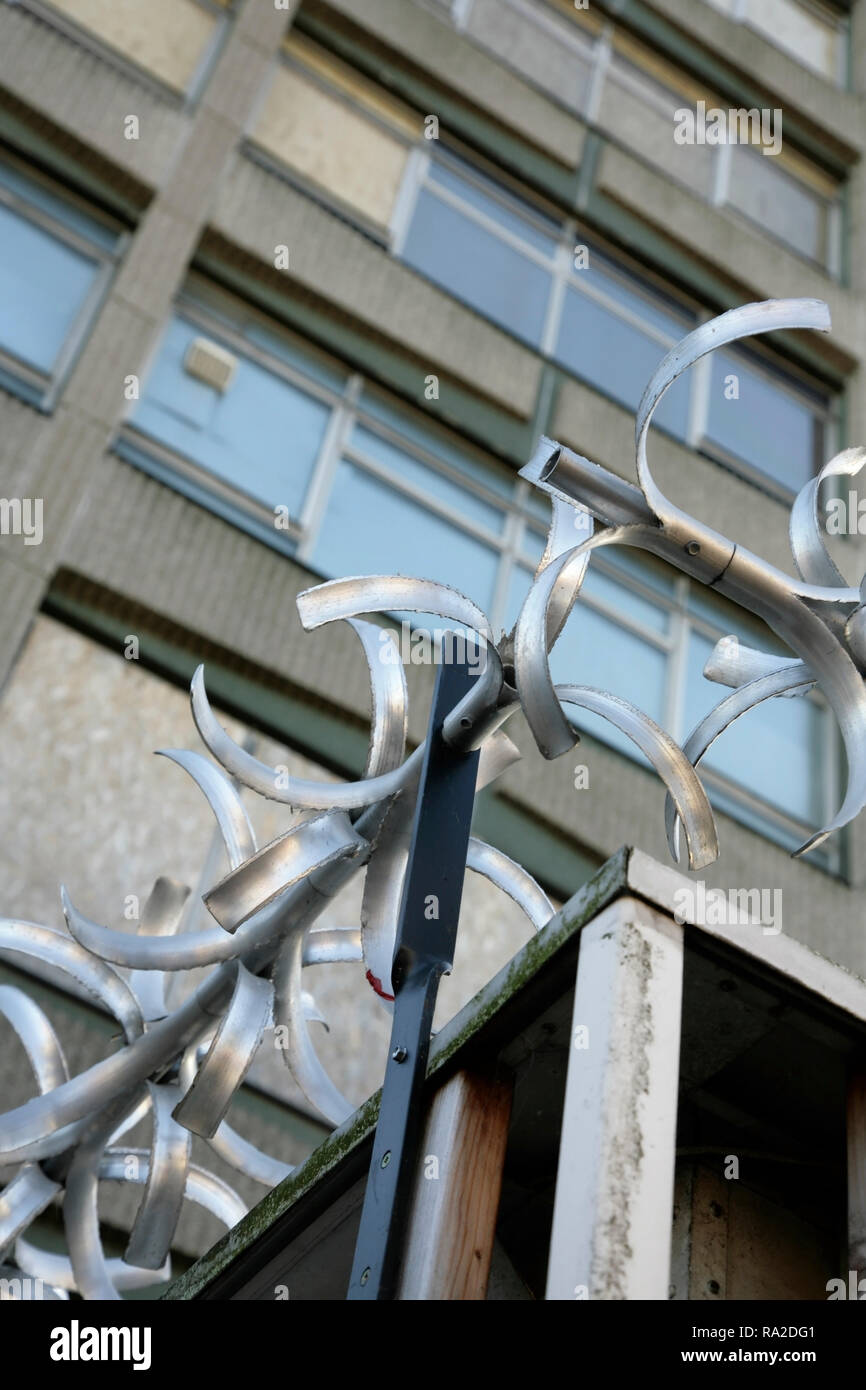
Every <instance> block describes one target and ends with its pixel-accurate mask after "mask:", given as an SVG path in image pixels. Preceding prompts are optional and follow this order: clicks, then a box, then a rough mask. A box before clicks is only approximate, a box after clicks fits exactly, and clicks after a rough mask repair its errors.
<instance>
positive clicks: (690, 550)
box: [686, 541, 701, 555]
mask: <svg viewBox="0 0 866 1390" xmlns="http://www.w3.org/2000/svg"><path fill="white" fill-rule="evenodd" d="M700 553H701V544H700V541H689V543H688V545H687V546H686V554H687V555H700Z"/></svg>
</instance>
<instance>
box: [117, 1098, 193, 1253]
mask: <svg viewBox="0 0 866 1390" xmlns="http://www.w3.org/2000/svg"><path fill="white" fill-rule="evenodd" d="M148 1091H149V1092H150V1100H151V1106H152V1113H153V1142H152V1144H151V1148H150V1162H149V1164H148V1170H147V1183H146V1185H145V1189H144V1196H143V1197H142V1199H141V1203H140V1205H139V1208H138V1211H137V1212H136V1215H135V1222H134V1223H133V1227H132V1231H131V1232H130V1236H129V1241H128V1243H127V1246H126V1250H125V1252H124V1255H123V1259H124V1262H125V1263H126V1264H130V1265H137V1266H138V1267H139V1268H141V1269H153V1270H157V1269H161V1268H162V1267H163V1265H164V1264H165V1263H166V1261H167V1260H168V1258H169V1255H170V1253H171V1242H172V1240H173V1239H174V1233H175V1229H176V1227H177V1223H178V1220H179V1218H180V1213H181V1207H182V1205H183V1194H184V1189H185V1187H186V1179H187V1173H188V1172H189V1161H190V1153H191V1150H192V1135H191V1134H190V1132H189V1130H188V1129H184V1127H183V1126H182V1125H179V1124H178V1123H177V1121H176V1120H175V1119H174V1118H173V1116H172V1108H173V1106H174V1104H175V1102H176V1100H177V1087H176V1086H171V1085H169V1084H167V1083H166V1084H164V1085H159V1086H158V1085H155V1084H154V1083H153V1082H150V1083H148Z"/></svg>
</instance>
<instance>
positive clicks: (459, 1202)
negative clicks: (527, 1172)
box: [397, 1071, 512, 1300]
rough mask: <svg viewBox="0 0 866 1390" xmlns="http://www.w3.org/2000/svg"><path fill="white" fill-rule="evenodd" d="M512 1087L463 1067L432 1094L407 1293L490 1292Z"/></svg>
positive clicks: (455, 1295)
mask: <svg viewBox="0 0 866 1390" xmlns="http://www.w3.org/2000/svg"><path fill="white" fill-rule="evenodd" d="M511 1095H512V1086H511V1082H510V1081H506V1080H504V1079H503V1078H501V1077H494V1076H488V1075H485V1074H483V1073H481V1072H476V1071H460V1072H458V1073H457V1074H456V1075H455V1076H453V1077H452V1078H451V1079H450V1081H447V1082H446V1083H445V1085H444V1086H442V1087H441V1088H440V1089H439V1090H438V1091H437V1092H436V1095H435V1096H434V1098H433V1103H432V1105H431V1107H430V1114H429V1116H428V1118H427V1126H426V1130H425V1135H424V1145H423V1148H422V1158H421V1167H420V1171H419V1173H418V1177H417V1179H416V1184H415V1195H414V1199H413V1205H412V1214H411V1217H410V1228H409V1235H408V1239H407V1242H406V1251H405V1256H404V1260H403V1271H402V1275H401V1278H400V1284H399V1289H398V1294H397V1296H398V1298H400V1299H413V1300H419V1299H422V1300H424V1299H426V1300H438V1299H459V1300H473V1299H483V1298H484V1297H485V1296H486V1292H487V1279H488V1276H489V1274H490V1261H491V1258H492V1255H493V1241H494V1237H495V1234H496V1214H497V1211H498V1208H499V1194H500V1191H501V1188H502V1168H503V1164H504V1162H505V1145H506V1140H507V1138H508V1122H509V1118H510V1115H511Z"/></svg>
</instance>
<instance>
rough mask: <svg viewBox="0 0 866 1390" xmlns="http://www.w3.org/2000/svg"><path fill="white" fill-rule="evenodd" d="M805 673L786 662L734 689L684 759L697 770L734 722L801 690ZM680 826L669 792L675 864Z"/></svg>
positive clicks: (694, 735)
mask: <svg viewBox="0 0 866 1390" xmlns="http://www.w3.org/2000/svg"><path fill="white" fill-rule="evenodd" d="M806 672H808V667H806V666H805V665H804V664H803V662H801V661H797V662H794V663H793V665H792V664H790V663H786V664H785V665H784V666H781V667H778V668H777V669H776V670H775V671H771V672H769V674H767V675H764V676H758V677H757V678H756V679H755V680H752V681H749V682H747V684H745V685H741V686H739V687H738V688H737V689H736V690H733V691H732V692H731V694H730V695H726V696H725V697H724V699H723V700H720V701H719V703H718V704H717V705H716V706H715V707H714V708H713V709H711V710H710V712H709V714H708V715H706V716H705V718H704V719H702V720H701V721H700V723H699V724H696V725H695V727H694V729H692V731H691V733H690V734H689V736H688V738H687V739H686V741H685V743H684V744H683V754H684V756H685V757H686V758H688V760H689V762H690V763H691V764H692V766H693V767H697V765H698V763H699V762H700V761H701V759H702V758H703V756H704V755H705V753H706V752H707V751H708V750H709V749H710V748H711V747H712V745H713V744H714V743H715V741H716V739H717V738H720V737H721V735H722V734H723V733H724V732H725V730H726V729H728V728H730V726H731V724H733V722H734V720H735V719H739V718H740V716H741V715H743V714H747V713H748V711H749V710H751V709H755V707H756V706H757V705H760V704H762V703H763V702H764V700H771V699H772V698H773V697H774V696H775V695H786V694H790V693H791V691H793V690H798V689H802V688H803V675H804V673H806ZM678 827H679V815H678V813H677V808H676V806H675V805H674V802H673V799H672V797H671V795H670V793H668V795H667V796H666V798H665V833H666V835H667V841H668V846H669V848H670V852H671V855H672V856H673V859H674V862H678V861H679V844H678Z"/></svg>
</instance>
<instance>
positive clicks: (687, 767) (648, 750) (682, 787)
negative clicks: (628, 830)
mask: <svg viewBox="0 0 866 1390" xmlns="http://www.w3.org/2000/svg"><path fill="white" fill-rule="evenodd" d="M556 693H557V695H558V696H559V698H560V699H561V700H563V701H564V702H565V703H566V704H569V703H570V704H575V705H580V706H581V707H582V708H583V709H586V710H590V711H591V712H592V713H593V714H598V715H601V717H602V718H603V719H607V720H609V721H610V723H611V724H613V725H615V727H616V728H617V729H619V730H620V731H621V732H622V733H624V734H625V735H626V737H627V738H630V739H631V741H632V743H634V744H636V745H637V747H638V748H639V749H640V750H641V752H642V753H643V754H644V755H645V757H647V758H648V759H649V761H650V762H651V763H652V765H653V767H654V768H655V770H656V772H657V773H658V775H659V777H661V779H662V781H663V782H664V784H665V786H666V787H667V788H668V791H669V792H670V795H671V796H672V797H673V800H674V804H675V805H676V808H677V811H678V813H679V815H680V819H681V820H682V823H683V826H684V829H685V833H686V845H687V847H688V852H689V868H690V869H703V868H705V867H706V865H707V864H712V863H713V861H714V860H715V859H717V858H718V854H719V841H718V837H717V835H716V823H715V820H714V818H713V811H712V807H711V806H710V803H709V800H708V798H707V794H706V792H705V791H704V788H703V786H702V785H701V781H700V778H699V777H698V775H697V773H696V772H695V770H694V767H693V766H692V763H691V762H690V761H689V759H688V758H687V757H686V755H685V753H684V752H683V750H682V749H681V748H680V747H679V745H678V744H677V743H675V742H674V740H673V739H672V738H671V737H670V735H669V734H666V733H665V731H664V729H660V728H659V726H658V724H656V723H654V722H653V720H652V719H650V718H649V716H648V715H646V714H644V713H643V712H642V711H641V710H638V709H635V707H634V705H630V704H629V703H628V702H627V701H626V700H620V699H619V698H618V697H617V696H616V695H609V694H608V693H607V692H606V691H603V690H591V689H589V688H588V687H586V686H579V685H558V686H557V687H556Z"/></svg>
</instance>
